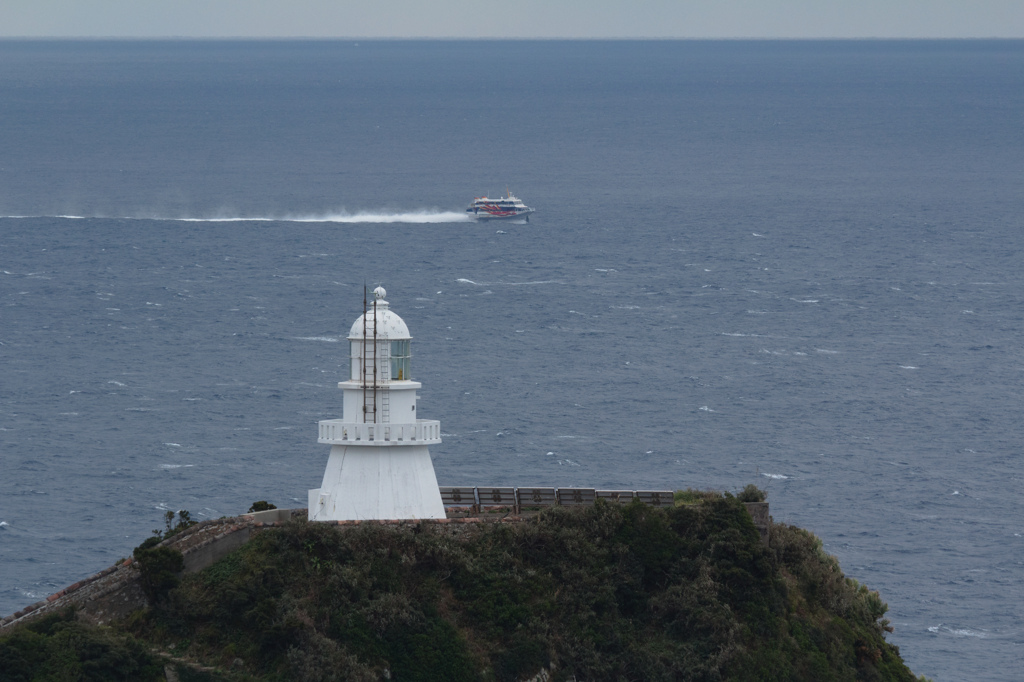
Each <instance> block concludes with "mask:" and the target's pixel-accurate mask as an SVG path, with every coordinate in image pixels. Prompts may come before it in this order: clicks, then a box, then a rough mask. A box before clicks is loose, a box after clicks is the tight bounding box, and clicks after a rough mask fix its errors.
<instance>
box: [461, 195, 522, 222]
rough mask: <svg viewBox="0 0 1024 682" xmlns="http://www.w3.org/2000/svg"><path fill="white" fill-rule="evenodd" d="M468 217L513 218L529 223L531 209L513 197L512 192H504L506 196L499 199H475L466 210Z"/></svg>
mask: <svg viewBox="0 0 1024 682" xmlns="http://www.w3.org/2000/svg"><path fill="white" fill-rule="evenodd" d="M466 213H467V214H469V217H471V218H476V219H477V220H508V219H513V218H525V219H526V222H530V214H531V213H533V209H532V208H530V207H529V206H527V205H526V204H524V203H523V201H522V199H519V198H518V197H516V196H514V195H513V194H512V192H507V191H506V196H504V197H502V198H500V199H489V198H487V197H477V198H476V199H474V200H473V203H472V204H470V205H469V208H467V209H466Z"/></svg>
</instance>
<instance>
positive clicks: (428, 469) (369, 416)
mask: <svg viewBox="0 0 1024 682" xmlns="http://www.w3.org/2000/svg"><path fill="white" fill-rule="evenodd" d="M386 295H387V292H386V291H385V290H384V288H383V287H377V288H376V289H374V291H373V301H372V302H371V303H370V304H369V305H368V304H367V302H366V300H365V295H364V300H363V314H362V315H361V316H360V317H359V319H358V320H356V321H355V323H354V324H353V325H352V329H351V330H350V331H349V334H348V341H349V349H350V352H349V360H350V362H349V372H348V379H347V380H346V381H342V382H340V383H339V384H338V388H340V389H342V391H344V394H343V395H344V402H343V404H342V410H343V417H342V418H341V419H327V420H324V421H321V422H320V438H319V442H321V443H324V444H327V445H330V446H331V454H330V457H329V459H328V460H327V469H326V471H324V478H323V482H322V483H321V484H320V487H319V488H317V489H315V490H310V491H309V520H310V521H342V520H357V519H439V518H441V519H443V518H444V517H445V512H444V505H443V504H442V502H441V493H440V491H439V490H438V487H437V477H436V476H435V475H434V465H433V463H432V462H431V461H430V451H429V450H428V446H430V445H436V444H438V443H440V442H441V422H439V421H434V420H429V419H418V418H417V415H416V391H417V390H418V389H419V388H420V387H421V386H422V384H420V383H419V382H417V381H413V380H412V378H411V377H412V374H411V373H410V369H411V364H410V363H411V360H412V352H411V350H410V343H411V340H412V337H411V336H410V335H409V328H408V327H407V326H406V325H405V322H404V321H402V318H401V317H399V316H398V315H396V314H395V313H394V312H392V311H391V309H390V307H389V305H388V302H387V301H386V300H384V297H385V296H386Z"/></svg>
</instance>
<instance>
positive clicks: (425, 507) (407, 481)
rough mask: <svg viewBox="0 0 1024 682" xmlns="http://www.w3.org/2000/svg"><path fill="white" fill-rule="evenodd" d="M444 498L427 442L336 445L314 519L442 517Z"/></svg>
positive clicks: (312, 499) (315, 494)
mask: <svg viewBox="0 0 1024 682" xmlns="http://www.w3.org/2000/svg"><path fill="white" fill-rule="evenodd" d="M443 518H445V512H444V504H443V503H442V502H441V492H440V490H439V489H438V487H437V477H436V476H435V475H434V464H433V462H431V460H430V452H429V450H428V449H427V446H426V445H399V446H385V447H381V446H366V445H334V446H332V447H331V455H330V458H329V459H328V460H327V470H326V471H325V472H324V480H323V482H322V483H321V485H320V487H319V488H316V489H314V490H310V491H309V520H310V521H355V520H370V519H378V520H392V519H443Z"/></svg>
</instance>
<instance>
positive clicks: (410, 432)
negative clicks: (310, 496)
mask: <svg viewBox="0 0 1024 682" xmlns="http://www.w3.org/2000/svg"><path fill="white" fill-rule="evenodd" d="M319 440H320V442H321V443H325V444H328V445H397V444H404V443H416V444H418V445H435V444H437V443H440V442H441V422H439V421H436V420H433V419H417V420H416V423H414V424H412V423H410V424H363V423H360V422H347V421H343V420H341V419H325V420H324V421H322V422H320V439H319Z"/></svg>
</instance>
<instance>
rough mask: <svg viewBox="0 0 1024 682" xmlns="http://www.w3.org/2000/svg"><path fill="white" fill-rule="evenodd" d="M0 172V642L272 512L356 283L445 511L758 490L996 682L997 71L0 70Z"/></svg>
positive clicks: (387, 52) (1002, 528)
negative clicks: (456, 491) (438, 433)
mask: <svg viewBox="0 0 1024 682" xmlns="http://www.w3.org/2000/svg"><path fill="white" fill-rule="evenodd" d="M0 150H2V151H0V216H2V217H0V613H3V614H8V613H12V612H14V611H16V610H18V609H19V608H21V607H23V606H25V605H27V604H29V603H31V602H34V601H37V600H38V599H41V598H43V597H45V596H47V595H48V594H51V593H53V592H55V591H56V590H59V589H61V588H62V587H64V586H66V585H68V584H70V583H72V582H74V581H76V580H79V579H81V578H82V577H85V576H87V575H89V574H91V573H93V572H95V571H98V570H100V569H102V568H104V567H106V566H109V565H110V564H112V563H113V562H114V561H116V560H117V559H118V558H120V557H124V556H128V555H130V553H131V550H132V548H133V547H134V546H135V545H137V544H139V542H141V540H143V539H144V538H145V537H146V536H148V535H149V534H150V531H151V530H153V529H155V528H159V527H161V525H162V514H163V512H164V511H165V510H176V509H182V508H184V509H188V510H190V511H191V512H192V513H193V515H194V516H197V517H199V518H208V517H219V516H223V515H234V514H238V513H241V512H244V511H246V509H247V508H248V507H249V505H250V504H251V503H252V502H253V501H255V500H261V499H265V500H269V501H271V502H274V503H275V504H277V505H278V506H281V507H285V506H291V507H301V506H305V500H306V490H307V489H309V488H313V487H317V486H318V485H319V482H320V479H321V476H322V474H323V468H324V465H325V463H326V460H327V454H328V448H327V446H321V445H318V444H317V442H316V438H317V430H316V422H317V420H319V419H325V418H336V417H339V416H341V407H340V405H341V392H340V391H339V390H338V389H337V388H336V383H337V381H339V379H340V378H341V377H342V375H343V372H344V371H345V369H346V367H347V364H346V354H347V349H346V344H345V341H344V337H345V335H346V333H347V331H348V329H349V327H350V325H351V324H352V322H353V321H354V320H355V319H356V317H357V316H358V315H359V314H360V313H361V308H362V291H363V289H362V287H363V285H364V283H365V284H369V285H370V286H371V288H372V287H373V286H376V285H377V284H383V285H384V286H385V287H386V288H387V290H388V298H389V300H390V302H391V305H392V309H393V310H394V311H395V312H397V313H398V314H399V315H401V316H402V317H403V318H404V319H405V321H406V322H407V324H408V325H409V327H410V329H411V330H412V334H413V336H414V341H413V354H414V358H413V376H414V377H415V378H416V379H418V380H420V381H422V382H423V388H422V390H421V391H420V408H419V410H418V411H419V412H420V413H421V415H422V417H423V418H430V419H439V420H440V421H441V425H442V432H443V438H444V442H443V444H442V445H439V446H436V447H433V448H432V454H433V456H434V464H435V468H436V471H437V476H438V479H439V481H440V482H441V483H448V484H456V483H457V484H467V485H472V484H476V485H494V484H508V485H531V484H544V485H555V486H569V485H579V486H597V487H606V486H615V487H634V488H641V487H658V488H665V487H671V488H685V487H697V488H720V489H727V490H738V489H741V488H742V487H743V486H745V485H746V484H748V483H756V484H758V485H759V486H761V487H762V488H765V489H767V490H768V492H769V501H770V502H771V508H772V514H773V516H774V517H775V519H776V520H777V521H784V522H788V523H792V524H796V525H799V526H802V527H805V528H808V529H810V530H811V531H813V532H815V533H816V534H818V535H819V536H820V537H821V538H822V540H823V541H824V544H825V549H826V550H827V551H828V552H830V553H832V554H835V555H836V556H837V557H838V558H839V560H840V562H841V564H842V567H843V569H844V571H845V572H846V574H847V575H848V576H851V577H854V578H856V579H857V580H859V581H861V582H863V583H866V584H867V585H869V586H870V587H871V588H873V589H878V590H880V591H881V593H882V596H883V599H884V600H885V601H886V602H887V603H888V604H889V608H890V611H889V617H890V618H891V620H892V621H893V624H894V626H895V628H896V631H895V633H894V634H893V635H891V636H890V641H893V642H895V643H896V644H898V645H899V646H900V647H901V651H902V654H903V656H904V658H905V659H906V661H907V662H908V664H909V665H910V666H911V668H912V669H913V670H914V671H915V672H916V673H918V674H926V675H928V676H930V677H932V678H934V679H935V680H937V681H940V682H944V681H947V680H965V679H971V680H993V681H994V680H1000V681H1009V680H1016V679H1019V676H1020V674H1021V670H1022V669H1024V589H1022V586H1024V538H1022V535H1024V503H1022V495H1021V493H1022V482H1024V466H1022V460H1021V451H1022V446H1024V425H1022V421H1021V415H1022V407H1024V405H1022V398H1021V396H1022V389H1024V352H1022V345H1021V340H1022V331H1024V274H1022V273H1024V269H1022V267H1021V263H1022V261H1024V253H1022V250H1024V235H1022V218H1021V214H1022V197H1024V192H1022V185H1021V177H1022V175H1021V172H1022V159H1024V43H1022V42H1020V41H956V42H856V41H854V42H849V41H847V42H794V43H789V42H706V43H705V42H400V41H397V42H395V41H379V42H374V41H370V42H367V41H360V42H359V43H354V42H305V43H303V42H127V41H121V42H103V41H92V42H39V41H5V42H0ZM506 187H507V188H508V189H510V190H512V191H513V192H514V193H516V194H517V195H518V196H520V197H521V198H522V199H523V200H524V201H525V202H526V203H527V204H529V205H531V206H534V207H535V208H536V209H537V212H536V213H535V214H534V215H533V217H532V219H531V221H530V222H529V223H512V224H494V223H486V224H477V223H473V222H469V221H467V220H466V219H465V218H464V213H463V211H464V208H465V206H466V205H467V204H468V203H469V202H470V201H471V200H472V199H473V198H474V197H475V196H480V195H483V194H490V195H491V196H493V195H495V194H497V193H499V192H504V191H505V190H506Z"/></svg>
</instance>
